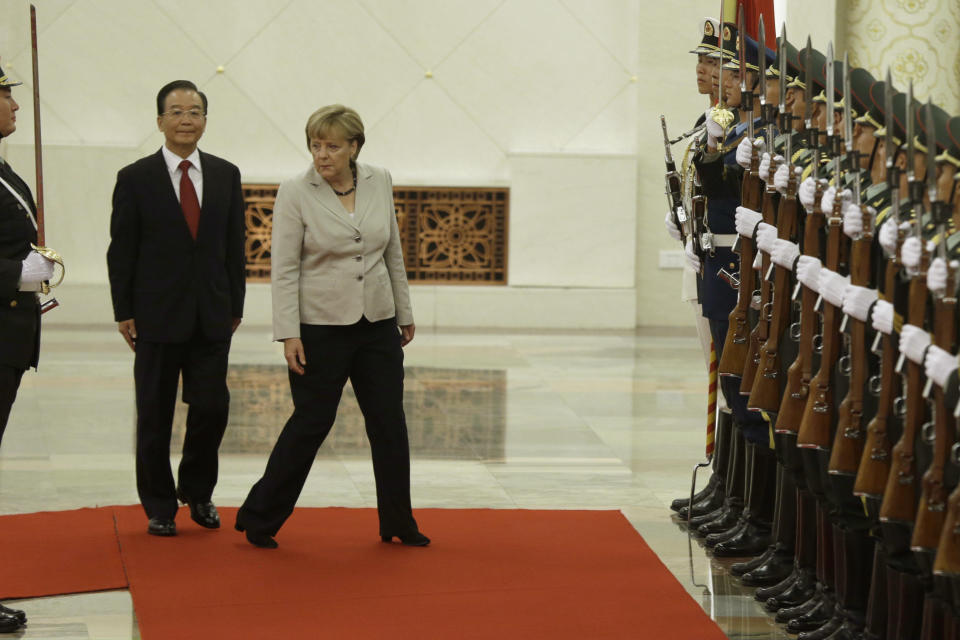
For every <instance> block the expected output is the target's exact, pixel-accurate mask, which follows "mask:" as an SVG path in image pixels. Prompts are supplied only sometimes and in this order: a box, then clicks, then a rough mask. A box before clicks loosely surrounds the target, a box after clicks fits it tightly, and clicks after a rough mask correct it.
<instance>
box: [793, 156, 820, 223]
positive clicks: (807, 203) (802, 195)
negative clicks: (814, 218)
mask: <svg viewBox="0 0 960 640" xmlns="http://www.w3.org/2000/svg"><path fill="white" fill-rule="evenodd" d="M797 168H798V169H799V168H800V167H797ZM816 197H817V183H816V182H815V181H814V179H813V178H811V177H807V178H806V179H805V180H804V181H803V182H801V183H800V187H799V188H798V189H797V198H798V199H799V200H800V204H802V205H803V208H804V209H806V210H807V213H813V207H814V199H815V198H816Z"/></svg>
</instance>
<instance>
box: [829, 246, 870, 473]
mask: <svg viewBox="0 0 960 640" xmlns="http://www.w3.org/2000/svg"><path fill="white" fill-rule="evenodd" d="M872 244H873V233H872V231H871V232H869V233H864V234H863V235H862V236H861V237H860V238H858V239H857V240H855V241H854V242H853V245H852V248H851V250H850V282H851V283H852V284H854V285H857V286H860V287H863V286H866V285H868V284H869V283H870V251H871V247H872ZM847 321H848V322H849V323H850V388H849V390H848V391H847V395H846V397H845V398H844V399H843V402H841V403H840V408H839V410H838V413H837V431H836V434H835V435H834V438H833V447H832V448H831V450H830V462H829V464H828V465H827V471H828V472H829V473H832V474H835V475H851V476H852V475H856V473H857V467H858V466H859V465H860V458H861V457H862V456H863V442H864V429H863V424H862V420H863V388H864V385H865V384H866V381H867V372H868V371H867V369H868V364H869V363H868V362H867V348H868V347H867V325H866V323H865V322H864V321H862V320H858V319H856V318H854V317H851V316H848V317H847Z"/></svg>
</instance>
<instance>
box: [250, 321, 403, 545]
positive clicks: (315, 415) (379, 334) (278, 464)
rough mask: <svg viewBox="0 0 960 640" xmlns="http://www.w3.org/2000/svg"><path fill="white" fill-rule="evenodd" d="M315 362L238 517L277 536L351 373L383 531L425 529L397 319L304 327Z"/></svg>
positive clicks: (296, 387) (293, 377) (294, 387)
mask: <svg viewBox="0 0 960 640" xmlns="http://www.w3.org/2000/svg"><path fill="white" fill-rule="evenodd" d="M300 339H301V341H302V342H303V350H304V355H305V356H306V359H307V364H306V366H305V367H304V374H303V375H299V374H296V373H293V372H292V371H291V372H290V374H289V377H290V392H291V395H292V396H293V415H292V416H290V419H289V420H287V423H286V424H285V425H284V427H283V431H282V432H281V433H280V437H279V438H278V439H277V443H276V444H275V445H274V447H273V451H272V452H271V453H270V459H269V460H268V461H267V468H266V470H265V471H264V473H263V477H262V478H261V479H260V480H259V481H258V482H257V483H256V484H255V485H253V488H252V489H250V493H249V495H247V499H246V500H245V501H244V503H243V506H242V507H241V508H240V511H239V512H238V513H237V522H238V523H240V524H241V525H242V526H243V527H245V528H246V529H248V530H250V531H254V532H257V533H265V534H267V535H271V536H272V535H276V533H277V531H279V530H280V527H281V526H282V525H283V523H284V522H285V521H286V519H287V518H288V517H290V514H291V513H293V508H294V506H295V505H296V502H297V499H298V498H299V497H300V492H301V491H302V490H303V484H304V483H305V482H306V480H307V475H308V474H309V473H310V467H311V466H312V465H313V460H314V458H316V456H317V450H318V449H319V448H320V445H321V444H322V443H323V441H324V439H325V438H326V437H327V434H328V433H330V429H331V427H333V422H334V420H335V418H336V417H337V406H338V405H339V404H340V395H341V393H342V391H343V385H344V384H346V381H347V378H350V382H351V383H352V384H353V390H354V392H355V393H356V396H357V403H358V404H359V405H360V411H361V412H362V413H363V420H364V423H365V425H366V430H367V438H368V439H369V440H370V449H371V451H372V453H373V473H374V477H375V479H376V485H377V513H378V515H379V517H380V533H381V535H406V534H409V533H414V532H416V531H417V523H416V521H415V520H414V519H413V511H412V509H411V506H410V446H409V444H408V441H407V422H406V417H405V416H404V414H403V349H401V347H400V335H399V332H398V331H397V322H396V319H394V318H390V319H389V320H381V321H378V322H369V321H368V320H366V319H365V318H361V320H360V322H358V323H356V324H353V325H347V326H332V325H301V326H300Z"/></svg>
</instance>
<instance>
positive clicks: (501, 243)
mask: <svg viewBox="0 0 960 640" xmlns="http://www.w3.org/2000/svg"><path fill="white" fill-rule="evenodd" d="M276 194H277V185H269V184H250V185H244V187H243V195H244V199H245V200H246V204H247V209H246V223H247V243H246V251H247V279H248V280H250V281H252V282H269V280H270V231H271V229H272V228H273V203H274V199H275V198H276ZM393 199H394V204H395V206H396V212H397V225H398V226H399V228H400V241H401V244H402V247H403V256H404V263H405V265H406V268H407V279H408V280H410V281H411V282H430V283H433V284H490V285H505V284H506V283H507V215H508V211H509V199H510V190H509V189H503V188H459V187H394V190H393Z"/></svg>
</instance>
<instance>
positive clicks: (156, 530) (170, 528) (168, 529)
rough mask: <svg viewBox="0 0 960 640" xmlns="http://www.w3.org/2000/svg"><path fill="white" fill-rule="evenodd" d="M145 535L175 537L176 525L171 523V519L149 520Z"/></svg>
mask: <svg viewBox="0 0 960 640" xmlns="http://www.w3.org/2000/svg"><path fill="white" fill-rule="evenodd" d="M147 533H149V534H150V535H152V536H164V537H170V536H175V535H177V523H176V522H174V521H173V518H150V524H148V525H147Z"/></svg>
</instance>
